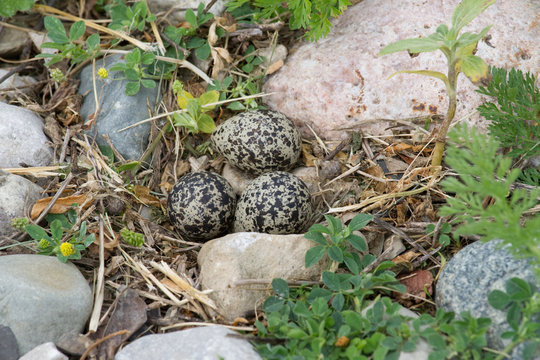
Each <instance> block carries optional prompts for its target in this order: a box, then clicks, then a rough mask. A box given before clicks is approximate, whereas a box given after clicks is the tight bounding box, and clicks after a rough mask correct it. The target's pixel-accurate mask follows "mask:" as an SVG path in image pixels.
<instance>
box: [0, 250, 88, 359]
mask: <svg viewBox="0 0 540 360" xmlns="http://www.w3.org/2000/svg"><path fill="white" fill-rule="evenodd" d="M0 274H2V275H1V276H0V324H3V325H5V326H9V327H10V328H11V330H12V331H13V333H14V334H15V337H16V338H17V343H18V344H19V352H20V353H21V354H25V353H27V352H28V351H30V350H32V349H33V348H35V347H36V346H38V345H40V344H43V343H46V342H54V341H56V340H58V339H59V338H60V336H61V335H62V334H64V333H67V332H70V331H75V332H79V333H80V332H82V331H83V329H84V325H85V324H86V321H87V320H88V317H89V316H90V312H91V311H92V291H91V289H90V286H89V285H88V283H87V282H86V280H85V278H84V277H83V276H82V274H81V273H80V271H79V270H78V269H77V267H75V266H74V265H73V264H70V263H67V264H64V263H62V262H60V261H59V260H58V259H57V258H56V257H52V256H43V255H6V256H0Z"/></svg>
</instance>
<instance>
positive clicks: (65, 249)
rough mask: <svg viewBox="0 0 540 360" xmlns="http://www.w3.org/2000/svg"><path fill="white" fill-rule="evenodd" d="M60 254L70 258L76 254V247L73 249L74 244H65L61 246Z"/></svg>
mask: <svg viewBox="0 0 540 360" xmlns="http://www.w3.org/2000/svg"><path fill="white" fill-rule="evenodd" d="M60 252H61V253H62V255H64V256H70V255H73V254H75V247H73V244H71V243H68V242H65V243H62V245H60Z"/></svg>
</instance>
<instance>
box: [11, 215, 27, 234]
mask: <svg viewBox="0 0 540 360" xmlns="http://www.w3.org/2000/svg"><path fill="white" fill-rule="evenodd" d="M29 223H30V220H28V218H27V217H20V218H15V219H12V220H11V226H12V227H13V228H14V229H15V230H17V231H24V230H25V229H26V226H27V225H28V224H29Z"/></svg>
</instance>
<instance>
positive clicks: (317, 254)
mask: <svg viewBox="0 0 540 360" xmlns="http://www.w3.org/2000/svg"><path fill="white" fill-rule="evenodd" d="M325 251H326V247H325V246H323V245H318V246H315V247H312V248H311V249H309V250H308V251H306V256H305V267H306V268H309V267H310V266H313V265H315V264H316V263H318V262H319V261H320V260H321V259H322V257H323V255H324V253H325Z"/></svg>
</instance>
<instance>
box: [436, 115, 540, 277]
mask: <svg viewBox="0 0 540 360" xmlns="http://www.w3.org/2000/svg"><path fill="white" fill-rule="evenodd" d="M449 138H450V140H451V142H452V146H451V147H449V149H448V154H447V157H446V161H447V163H448V164H449V165H450V166H451V167H452V168H453V169H454V170H455V171H457V172H458V174H459V176H458V178H447V179H445V180H444V181H443V182H442V187H443V189H444V190H445V191H447V192H450V193H454V194H455V196H454V197H448V198H447V204H448V205H447V206H444V207H442V208H441V210H440V214H441V215H442V216H455V218H454V223H457V224H459V227H458V228H457V230H456V231H455V232H454V236H456V237H457V236H459V235H480V236H481V237H482V240H483V241H488V240H491V239H496V238H498V239H502V240H503V242H504V243H506V244H510V245H511V246H510V247H509V250H510V251H511V252H512V253H513V254H514V255H516V256H518V257H520V258H531V259H532V261H533V262H534V264H535V265H536V272H537V275H538V278H539V279H540V216H538V215H534V216H532V217H525V216H524V214H525V213H526V212H527V211H528V210H530V209H531V208H533V207H534V206H535V205H537V204H538V200H537V198H538V196H539V195H540V191H539V190H538V189H534V190H531V191H526V190H521V189H517V190H513V191H512V190H511V188H512V184H513V183H514V181H515V180H516V179H517V178H518V176H519V175H520V174H521V170H520V169H511V164H512V159H511V158H508V157H504V156H503V155H501V154H498V153H497V152H498V150H499V148H500V146H499V143H498V142H497V141H496V140H495V139H493V138H488V137H487V136H486V135H484V134H480V133H479V132H478V131H477V130H476V129H471V130H469V129H468V128H467V126H461V127H457V128H456V129H455V130H453V131H452V132H450V134H449ZM490 197H491V198H492V199H493V201H492V203H491V204H490V205H488V206H485V204H484V200H485V199H487V198H490Z"/></svg>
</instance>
